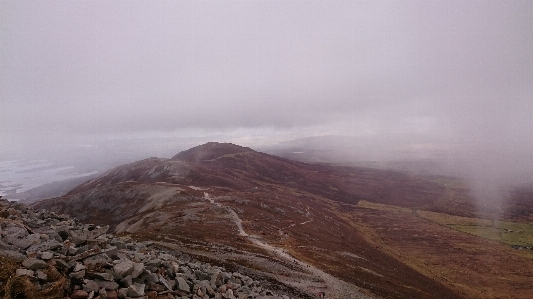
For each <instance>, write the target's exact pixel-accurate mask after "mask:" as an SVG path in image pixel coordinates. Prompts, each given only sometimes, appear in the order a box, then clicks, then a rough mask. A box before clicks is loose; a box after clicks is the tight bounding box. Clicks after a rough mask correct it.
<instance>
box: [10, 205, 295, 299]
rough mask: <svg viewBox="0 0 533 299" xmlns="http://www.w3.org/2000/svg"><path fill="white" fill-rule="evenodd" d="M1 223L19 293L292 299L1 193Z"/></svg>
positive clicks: (76, 298)
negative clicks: (14, 199) (9, 198)
mask: <svg viewBox="0 0 533 299" xmlns="http://www.w3.org/2000/svg"><path fill="white" fill-rule="evenodd" d="M0 228H1V230H0V236H1V238H0V256H3V258H4V259H5V258H8V259H11V260H15V261H19V262H20V263H21V264H20V268H18V269H16V272H15V273H14V274H15V275H14V276H13V277H11V278H10V279H9V280H8V281H2V287H3V288H5V289H4V293H6V294H9V295H10V296H13V295H15V296H18V297H17V298H23V297H21V295H22V296H24V297H25V298H63V297H64V295H67V297H69V298H71V299H87V298H100V299H104V298H108V299H113V298H205V299H207V298H284V299H288V298H290V297H289V295H288V294H283V293H282V292H280V291H273V290H269V289H268V288H265V287H264V285H267V284H268V283H267V282H264V281H263V282H261V281H258V280H255V279H253V278H251V277H249V276H246V275H243V274H241V273H238V272H233V273H231V272H228V271H226V269H224V268H223V267H217V266H211V265H210V264H206V263H201V262H199V261H195V260H192V259H191V258H190V257H188V256H187V255H184V254H181V253H179V252H167V251H164V250H162V249H160V248H157V247H155V246H153V245H154V244H153V243H152V242H134V241H133V240H131V239H130V238H119V237H116V236H114V235H112V234H108V233H107V232H108V229H109V227H108V226H97V225H92V224H82V223H80V222H79V221H77V220H76V219H74V218H71V217H69V216H66V215H58V214H56V213H54V212H47V211H45V210H41V211H38V212H35V211H33V210H32V209H29V208H27V207H26V206H24V205H23V204H20V203H16V202H9V201H7V200H2V199H0ZM17 294H18V295H17Z"/></svg>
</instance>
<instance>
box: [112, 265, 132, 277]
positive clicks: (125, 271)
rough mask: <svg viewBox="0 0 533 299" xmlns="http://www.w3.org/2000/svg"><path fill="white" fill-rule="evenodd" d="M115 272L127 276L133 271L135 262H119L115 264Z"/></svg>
mask: <svg viewBox="0 0 533 299" xmlns="http://www.w3.org/2000/svg"><path fill="white" fill-rule="evenodd" d="M113 272H115V274H117V275H119V276H121V277H126V276H128V275H130V274H131V273H132V272H133V262H132V261H124V262H121V263H118V264H116V265H114V266H113ZM137 276H138V275H137Z"/></svg>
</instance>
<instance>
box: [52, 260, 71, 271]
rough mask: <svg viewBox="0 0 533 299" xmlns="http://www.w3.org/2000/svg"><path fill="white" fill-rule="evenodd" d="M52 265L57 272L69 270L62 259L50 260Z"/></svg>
mask: <svg viewBox="0 0 533 299" xmlns="http://www.w3.org/2000/svg"><path fill="white" fill-rule="evenodd" d="M52 265H53V266H54V267H56V268H57V269H58V270H65V269H68V268H70V267H69V265H68V264H67V262H65V261H64V260H62V259H52Z"/></svg>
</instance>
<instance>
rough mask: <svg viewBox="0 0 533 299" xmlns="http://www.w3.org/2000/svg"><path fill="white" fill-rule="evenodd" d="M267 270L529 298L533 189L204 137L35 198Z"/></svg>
mask: <svg viewBox="0 0 533 299" xmlns="http://www.w3.org/2000/svg"><path fill="white" fill-rule="evenodd" d="M33 207H34V208H35V209H42V208H44V209H47V210H51V211H54V212H57V213H61V214H69V215H71V216H74V217H76V218H77V219H79V220H80V221H82V222H87V223H95V224H98V225H109V227H110V231H112V232H113V233H115V234H117V235H118V236H123V237H131V238H133V239H136V240H139V241H152V242H154V243H155V244H157V245H158V246H160V247H163V248H167V249H169V250H176V251H180V252H183V253H186V254H188V255H190V256H193V257H195V258H197V259H199V260H201V261H203V262H208V263H211V264H214V265H217V266H224V267H226V268H227V269H235V270H236V271H237V270H238V271H239V272H241V273H245V274H246V275H249V276H254V275H256V276H260V277H264V278H266V279H268V280H271V281H272V282H273V283H274V284H276V285H278V286H279V287H280V288H287V289H290V290H293V291H292V294H293V296H294V297H301V298H316V297H317V296H318V293H320V292H324V293H325V294H326V298H529V296H530V294H531V292H532V291H533V251H532V250H531V248H532V246H533V190H531V189H528V188H522V189H517V190H516V191H514V192H511V193H509V198H507V199H506V200H505V201H504V202H503V204H486V205H483V206H480V205H479V203H477V202H476V200H475V199H474V198H473V196H472V194H471V193H470V191H469V189H468V187H467V185H465V184H464V182H462V181H461V180H460V179H456V178H451V177H445V176H430V175H426V176H421V175H414V174H407V173H402V172H398V171H390V170H383V169H372V168H364V167H346V166H333V165H328V164H318V163H313V164H311V163H304V162H297V161H292V160H288V159H284V158H280V157H277V156H272V155H267V154H263V153H259V152H256V151H253V150H251V149H249V148H245V147H240V146H236V145H232V144H221V143H207V144H204V145H201V146H198V147H195V148H192V149H189V150H187V151H183V152H181V153H179V154H177V155H176V156H174V157H173V158H171V159H160V158H150V159H145V160H141V161H138V162H134V163H131V164H126V165H122V166H119V167H117V168H114V169H112V170H109V171H108V172H106V173H104V174H102V175H101V176H99V177H96V178H93V179H91V180H89V181H87V182H85V183H83V184H81V185H79V186H78V187H76V188H74V189H73V190H71V191H70V192H68V193H67V194H66V195H64V196H60V197H56V198H51V199H46V200H42V201H39V202H36V203H34V204H33Z"/></svg>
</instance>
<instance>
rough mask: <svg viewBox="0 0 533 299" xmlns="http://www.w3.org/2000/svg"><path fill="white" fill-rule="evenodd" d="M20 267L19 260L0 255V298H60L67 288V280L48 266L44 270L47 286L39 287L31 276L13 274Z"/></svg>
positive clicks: (63, 295)
mask: <svg viewBox="0 0 533 299" xmlns="http://www.w3.org/2000/svg"><path fill="white" fill-rule="evenodd" d="M18 268H21V265H20V263H19V262H16V261H14V260H12V259H9V258H6V257H0V298H2V299H61V298H64V297H65V290H68V288H69V280H68V279H67V278H66V277H65V276H64V275H62V274H61V273H59V272H58V271H57V270H56V268H54V267H52V266H50V267H48V268H47V269H45V270H44V273H45V274H46V275H47V282H48V283H50V285H48V287H47V288H43V289H39V288H38V287H37V286H36V284H35V283H34V279H33V278H29V277H27V276H15V272H16V270H17V269H18ZM32 280H33V281H32Z"/></svg>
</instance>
